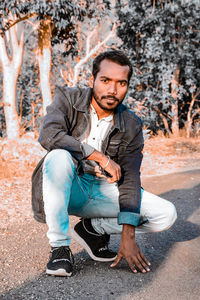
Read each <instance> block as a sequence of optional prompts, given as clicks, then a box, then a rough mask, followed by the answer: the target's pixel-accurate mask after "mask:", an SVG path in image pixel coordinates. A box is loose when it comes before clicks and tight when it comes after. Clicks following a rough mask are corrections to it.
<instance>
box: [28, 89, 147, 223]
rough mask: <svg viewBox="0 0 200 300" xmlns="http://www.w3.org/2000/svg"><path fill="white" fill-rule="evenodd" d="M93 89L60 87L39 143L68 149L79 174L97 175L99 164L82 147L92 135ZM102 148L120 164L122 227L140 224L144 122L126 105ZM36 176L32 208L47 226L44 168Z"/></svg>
mask: <svg viewBox="0 0 200 300" xmlns="http://www.w3.org/2000/svg"><path fill="white" fill-rule="evenodd" d="M91 96H92V89H91V88H87V89H81V88H68V87H57V91H56V94H55V96H54V99H53V102H52V104H51V105H49V106H48V107H47V114H46V116H45V117H44V121H43V124H42V128H41V132H40V137H39V142H40V144H41V145H42V146H43V147H44V148H45V149H46V150H47V151H51V150H53V149H66V150H67V151H69V152H70V153H71V155H72V157H73V160H74V162H75V164H76V166H77V170H78V172H87V173H91V174H92V173H93V171H94V165H95V164H96V163H95V162H91V161H88V160H86V157H87V156H89V155H90V154H91V153H92V152H93V151H94V148H93V147H91V146H89V145H88V144H86V143H84V144H82V143H81V142H80V141H81V140H83V139H84V137H85V135H86V134H87V133H88V131H89V105H90V100H91ZM113 123H114V124H113V126H112V127H111V129H110V131H109V133H108V135H107V136H106V138H105V140H104V141H103V144H102V152H103V153H104V154H106V155H109V156H110V157H111V159H113V160H114V161H115V162H117V163H118V164H119V165H120V167H121V171H122V177H121V179H120V181H119V182H118V188H119V205H120V212H119V214H118V223H119V224H131V225H134V226H138V225H139V224H140V193H141V191H140V187H141V186H140V165H141V161H142V149H143V135H142V123H141V120H140V119H139V118H138V117H137V116H136V115H135V114H134V113H133V112H132V111H130V110H129V109H128V108H127V107H126V106H125V105H123V104H120V105H119V106H118V107H117V109H116V111H115V112H114V122H113ZM43 160H44V158H43V159H42V160H41V161H40V162H39V164H38V165H37V167H36V169H35V170H34V173H33V175H32V208H33V212H34V217H35V219H36V220H37V221H39V222H45V214H44V208H43V198H42V165H43Z"/></svg>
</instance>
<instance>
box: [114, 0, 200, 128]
mask: <svg viewBox="0 0 200 300" xmlns="http://www.w3.org/2000/svg"><path fill="white" fill-rule="evenodd" d="M118 16H119V20H120V25H119V27H118V35H119V37H120V38H121V39H122V40H123V45H122V48H123V49H124V50H126V51H127V52H128V54H129V56H130V57H131V60H132V63H133V65H134V76H133V79H132V84H131V89H132V92H131V94H130V95H131V96H132V98H133V101H132V102H131V104H130V105H131V106H132V107H133V106H134V105H135V106H137V105H138V103H139V108H140V114H141V115H142V116H143V119H144V122H145V123H147V124H149V123H150V126H151V129H154V130H156V129H157V128H158V127H160V125H161V119H160V116H162V118H163V119H165V120H166V121H167V123H168V124H167V125H168V126H169V128H171V127H170V126H171V124H172V122H173V118H174V116H175V115H174V105H176V101H177V103H178V116H179V118H180V119H179V126H180V127H181V126H183V125H184V122H185V121H186V118H187V109H188V106H189V104H190V103H191V101H192V98H193V97H195V96H196V101H195V103H194V107H193V110H195V109H196V108H197V107H198V106H199V102H198V99H199V97H198V96H199V81H200V69H199V66H200V52H199V40H200V10H199V6H198V1H194V0H193V1H175V2H174V1H156V0H154V1H148V0H136V1H131V0H129V1H118ZM176 71H178V72H177V75H178V76H177V84H174V83H173V78H174V76H175V73H176ZM174 95H175V96H174ZM198 117H199V116H198V115H196V116H195V118H198ZM163 119H162V120H163Z"/></svg>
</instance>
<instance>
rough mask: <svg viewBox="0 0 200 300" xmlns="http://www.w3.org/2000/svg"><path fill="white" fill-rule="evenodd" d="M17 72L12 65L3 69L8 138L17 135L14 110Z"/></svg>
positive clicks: (13, 137)
mask: <svg viewBox="0 0 200 300" xmlns="http://www.w3.org/2000/svg"><path fill="white" fill-rule="evenodd" d="M16 75H17V74H16V73H15V71H13V68H12V66H10V67H5V68H4V71H3V101H4V114H5V120H6V135H7V138H8V139H17V138H18V137H19V121H18V114H17V110H16V103H15V101H16V99H15V98H16V83H17V77H18V76H16Z"/></svg>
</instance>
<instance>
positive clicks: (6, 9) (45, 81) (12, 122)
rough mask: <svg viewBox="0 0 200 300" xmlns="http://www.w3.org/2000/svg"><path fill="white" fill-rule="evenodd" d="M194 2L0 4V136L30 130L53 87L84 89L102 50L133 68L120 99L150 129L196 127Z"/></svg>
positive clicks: (199, 17)
mask: <svg viewBox="0 0 200 300" xmlns="http://www.w3.org/2000/svg"><path fill="white" fill-rule="evenodd" d="M198 2H199V1H197V0H196V1H194V0H192V1H175V2H174V1H161V0H159V1H156V0H153V1H149V0H136V1H131V0H130V1H125V0H116V1H106V0H98V1H89V0H82V1H78V0H77V1H66V0H55V1H54V0H49V1H48V0H31V1H23V0H9V1H8V0H5V1H4V2H1V3H0V14H1V18H0V32H1V35H0V65H1V72H0V136H1V137H3V138H4V137H6V136H7V137H8V138H10V139H15V138H18V137H19V136H20V135H22V134H23V133H24V132H25V131H34V132H36V133H37V132H38V130H39V127H40V124H41V120H42V117H43V115H44V113H45V111H46V106H47V105H48V104H50V103H51V101H52V94H53V93H54V90H55V85H56V84H67V85H68V86H75V85H77V84H79V85H80V86H87V84H88V80H89V75H90V74H89V72H88V71H89V70H91V62H92V59H93V58H94V57H95V56H96V55H97V54H98V53H99V52H101V51H102V50H105V49H107V48H109V47H114V48H121V49H123V50H125V51H126V53H127V54H128V55H129V57H130V58H131V60H132V63H133V66H134V75H133V78H132V81H131V88H130V92H129V95H128V97H127V99H128V100H127V104H128V105H129V107H130V108H131V109H133V110H134V111H136V112H137V114H139V115H140V116H141V118H142V119H143V121H144V124H145V126H146V127H148V128H149V129H150V130H151V131H152V132H154V133H156V132H157V131H158V130H162V131H163V133H165V134H167V135H173V136H178V135H179V134H180V129H181V128H185V130H186V133H187V136H188V137H189V136H191V135H193V136H194V135H198V134H199V132H200V122H199V114H200V102H199V101H200V87H199V81H200V68H199V65H200V51H199V38H200V14H199V13H200V10H199V4H198Z"/></svg>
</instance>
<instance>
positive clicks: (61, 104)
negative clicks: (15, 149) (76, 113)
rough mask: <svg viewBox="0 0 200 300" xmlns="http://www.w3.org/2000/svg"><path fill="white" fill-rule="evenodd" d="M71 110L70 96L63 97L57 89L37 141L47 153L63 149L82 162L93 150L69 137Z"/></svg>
mask: <svg viewBox="0 0 200 300" xmlns="http://www.w3.org/2000/svg"><path fill="white" fill-rule="evenodd" d="M72 109H73V107H72V104H71V103H70V96H69V95H64V93H63V92H62V90H61V89H60V88H57V91H56V94H55V96H54V98H53V102H52V103H51V104H50V105H49V106H48V107H47V114H46V115H45V117H44V120H43V124H42V127H41V131H40V136H39V139H38V141H39V143H40V144H41V145H42V146H43V147H44V148H45V149H46V150H47V151H50V150H53V149H65V150H67V151H69V152H70V153H71V154H72V156H74V157H75V158H76V159H77V160H82V159H84V158H86V157H87V156H89V155H90V154H91V153H92V152H93V151H94V148H93V147H91V146H89V145H88V144H86V143H83V144H82V143H80V142H79V141H78V140H76V139H75V138H74V137H72V136H71V134H70V122H69V116H70V115H72Z"/></svg>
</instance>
